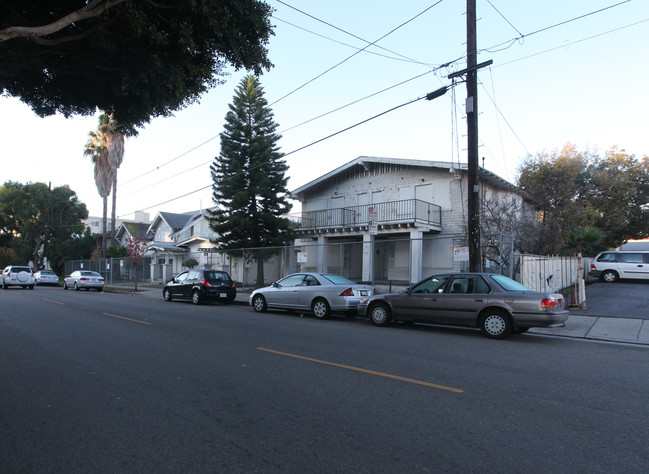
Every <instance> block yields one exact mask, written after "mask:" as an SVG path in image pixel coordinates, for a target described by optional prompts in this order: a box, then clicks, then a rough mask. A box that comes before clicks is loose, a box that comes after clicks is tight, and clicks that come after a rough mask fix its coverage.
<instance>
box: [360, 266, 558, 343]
mask: <svg viewBox="0 0 649 474" xmlns="http://www.w3.org/2000/svg"><path fill="white" fill-rule="evenodd" d="M564 306H565V303H564V299H563V296H562V295H561V294H558V293H541V292H537V291H532V290H530V289H529V288H527V287H526V286H523V285H521V284H520V283H518V282H516V281H514V280H512V279H510V278H507V277H505V276H503V275H498V274H492V273H450V274H445V275H434V276H431V277H429V278H426V279H425V280H423V281H421V282H419V283H417V284H415V285H413V286H411V287H410V288H408V289H407V290H405V291H403V292H401V293H390V294H384V295H376V296H372V297H371V298H365V299H363V300H362V301H361V303H360V304H359V305H358V312H359V313H360V315H361V316H365V315H367V316H369V318H370V320H371V321H372V323H373V324H375V325H377V326H387V325H388V324H390V323H391V322H393V321H410V322H423V323H434V324H446V325H454V326H469V327H478V328H480V329H481V330H482V332H483V334H484V335H485V336H487V337H491V338H495V339H500V338H503V337H506V336H508V335H509V334H511V333H523V332H525V331H527V330H528V329H529V328H530V327H561V326H563V325H564V322H565V321H566V319H568V311H567V310H566V309H565V307H564Z"/></svg>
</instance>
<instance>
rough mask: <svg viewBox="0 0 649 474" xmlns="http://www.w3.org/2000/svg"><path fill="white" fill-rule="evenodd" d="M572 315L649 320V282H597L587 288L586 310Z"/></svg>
mask: <svg viewBox="0 0 649 474" xmlns="http://www.w3.org/2000/svg"><path fill="white" fill-rule="evenodd" d="M570 314H574V315H580V316H599V317H609V318H636V319H649V281H647V282H640V283H639V282H637V281H633V282H631V281H628V280H627V281H618V282H616V283H604V282H601V281H597V282H594V283H591V284H589V285H588V286H586V309H579V308H570Z"/></svg>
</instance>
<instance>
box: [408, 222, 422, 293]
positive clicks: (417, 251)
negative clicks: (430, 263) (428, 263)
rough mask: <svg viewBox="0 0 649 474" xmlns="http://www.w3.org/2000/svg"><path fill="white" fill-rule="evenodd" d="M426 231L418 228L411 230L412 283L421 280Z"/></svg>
mask: <svg viewBox="0 0 649 474" xmlns="http://www.w3.org/2000/svg"><path fill="white" fill-rule="evenodd" d="M423 236H424V233H423V232H422V231H420V230H418V229H411V230H410V283H417V282H418V281H419V280H421V275H422V267H423V262H422V258H423V256H424V254H423V251H422V250H423V248H424V242H423Z"/></svg>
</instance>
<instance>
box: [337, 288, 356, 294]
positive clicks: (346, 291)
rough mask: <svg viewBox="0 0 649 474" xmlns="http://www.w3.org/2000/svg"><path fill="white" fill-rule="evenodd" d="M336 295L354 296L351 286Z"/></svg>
mask: <svg viewBox="0 0 649 474" xmlns="http://www.w3.org/2000/svg"><path fill="white" fill-rule="evenodd" d="M338 296H354V292H353V291H352V289H351V288H347V289H346V290H345V291H343V292H342V293H341V294H340V295H338Z"/></svg>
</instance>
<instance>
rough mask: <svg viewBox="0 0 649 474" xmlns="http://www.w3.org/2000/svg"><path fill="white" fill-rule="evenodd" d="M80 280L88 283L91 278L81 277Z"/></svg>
mask: <svg viewBox="0 0 649 474" xmlns="http://www.w3.org/2000/svg"><path fill="white" fill-rule="evenodd" d="M79 280H81V281H88V280H90V278H85V277H81V278H79Z"/></svg>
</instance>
